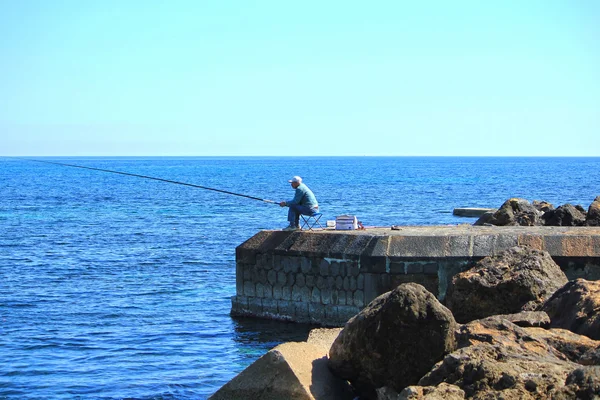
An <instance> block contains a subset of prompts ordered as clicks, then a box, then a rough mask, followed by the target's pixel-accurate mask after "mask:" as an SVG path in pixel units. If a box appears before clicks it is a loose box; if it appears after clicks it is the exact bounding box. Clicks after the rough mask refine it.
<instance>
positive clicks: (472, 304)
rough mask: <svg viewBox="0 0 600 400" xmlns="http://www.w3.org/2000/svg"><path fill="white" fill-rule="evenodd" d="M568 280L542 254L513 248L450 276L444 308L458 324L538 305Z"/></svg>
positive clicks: (528, 249) (544, 254) (531, 250)
mask: <svg viewBox="0 0 600 400" xmlns="http://www.w3.org/2000/svg"><path fill="white" fill-rule="evenodd" d="M565 283H567V277H566V275H565V274H564V272H562V270H561V269H560V267H559V266H558V265H557V264H556V263H555V262H554V261H553V260H552V257H550V254H548V253H547V252H545V251H540V250H535V249H531V248H528V247H513V248H510V249H508V250H505V251H504V252H502V253H500V254H499V255H498V256H495V257H486V258H484V259H483V260H481V261H479V262H478V263H477V264H475V266H474V267H473V268H471V269H470V270H467V271H464V272H461V273H459V274H456V275H455V276H453V277H452V281H451V282H450V284H449V286H448V291H447V293H446V306H447V307H448V308H449V309H451V310H452V312H453V314H454V317H455V318H456V320H457V321H459V322H463V323H464V322H468V321H472V320H474V319H479V318H484V317H487V316H490V315H497V314H514V313H518V312H520V311H531V310H535V309H536V308H537V307H539V306H541V305H542V304H543V302H544V301H545V300H546V299H548V298H549V297H550V296H551V295H552V294H553V293H554V292H555V291H556V290H557V289H559V288H560V287H562V286H563V285H564V284H565Z"/></svg>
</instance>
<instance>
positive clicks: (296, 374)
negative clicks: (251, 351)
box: [209, 342, 353, 400]
mask: <svg viewBox="0 0 600 400" xmlns="http://www.w3.org/2000/svg"><path fill="white" fill-rule="evenodd" d="M352 398H353V395H352V390H351V388H350V386H349V385H348V384H347V383H346V382H344V381H342V380H341V379H339V378H336V377H335V376H333V375H332V374H331V372H330V371H329V369H328V368H327V356H326V350H324V349H323V347H321V346H315V345H313V344H310V343H295V342H291V343H284V344H281V345H279V346H277V347H275V348H273V349H272V350H270V351H269V352H267V353H266V354H265V355H264V356H262V357H261V358H259V359H258V360H256V361H255V362H254V363H252V364H251V365H250V366H249V367H248V368H246V369H245V370H243V371H242V372H241V373H240V374H238V375H237V376H236V377H235V378H233V379H232V380H231V381H229V382H228V383H227V384H225V385H224V386H223V387H222V388H221V389H219V390H218V391H217V392H216V393H215V394H214V395H212V396H211V397H210V398H209V399H210V400H236V399H239V400H281V399H290V400H295V399H298V400H300V399H301V400H319V399H323V400H325V399H327V400H337V399H342V400H343V399H352Z"/></svg>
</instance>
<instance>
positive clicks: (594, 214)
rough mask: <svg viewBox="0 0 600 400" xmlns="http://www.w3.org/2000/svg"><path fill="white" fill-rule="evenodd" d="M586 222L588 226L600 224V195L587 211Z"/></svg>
mask: <svg viewBox="0 0 600 400" xmlns="http://www.w3.org/2000/svg"><path fill="white" fill-rule="evenodd" d="M585 224H586V225H588V226H600V196H598V197H596V198H595V199H594V201H593V202H592V204H590V207H589V208H588V211H587V216H586V218H585Z"/></svg>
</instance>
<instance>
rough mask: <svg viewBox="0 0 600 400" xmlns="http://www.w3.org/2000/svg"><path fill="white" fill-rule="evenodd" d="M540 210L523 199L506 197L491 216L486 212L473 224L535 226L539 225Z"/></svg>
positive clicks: (540, 222)
mask: <svg viewBox="0 0 600 400" xmlns="http://www.w3.org/2000/svg"><path fill="white" fill-rule="evenodd" d="M540 216H541V212H540V211H538V210H537V209H536V208H535V207H534V206H533V205H532V204H531V203H530V202H528V201H527V200H525V199H519V198H512V199H508V200H506V201H505V202H504V204H502V206H500V208H499V209H498V211H496V212H495V213H494V214H492V215H491V216H490V215H488V214H487V213H486V214H484V215H482V216H481V218H480V219H478V220H477V221H476V222H475V225H484V224H491V225H498V226H513V225H522V226H535V225H541V224H542V221H541V218H540Z"/></svg>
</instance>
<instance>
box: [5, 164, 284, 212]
mask: <svg viewBox="0 0 600 400" xmlns="http://www.w3.org/2000/svg"><path fill="white" fill-rule="evenodd" d="M5 157H6V156H5ZM6 158H14V159H17V160H24V161H34V162H39V163H45V164H54V165H61V166H63V167H72V168H82V169H89V170H92V171H100V172H108V173H111V174H119V175H127V176H134V177H136V178H143V179H151V180H154V181H161V182H167V183H173V184H175V185H183V186H190V187H193V188H198V189H205V190H212V191H213V192H219V193H225V194H230V195H233V196H239V197H245V198H248V199H252V200H258V201H264V202H265V203H271V204H278V203H276V202H275V201H273V200H267V199H261V198H260V197H254V196H248V195H246V194H241V193H234V192H230V191H227V190H221V189H215V188H211V187H207V186H201V185H194V184H193V183H186V182H178V181H172V180H170V179H163V178H156V177H154V176H147V175H138V174H132V173H129V172H121V171H113V170H110V169H102V168H94V167H86V166H83V165H75V164H65V163H59V162H55V161H45V160H35V159H33V158H21V157H6Z"/></svg>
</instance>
